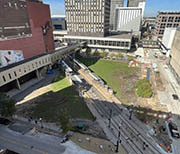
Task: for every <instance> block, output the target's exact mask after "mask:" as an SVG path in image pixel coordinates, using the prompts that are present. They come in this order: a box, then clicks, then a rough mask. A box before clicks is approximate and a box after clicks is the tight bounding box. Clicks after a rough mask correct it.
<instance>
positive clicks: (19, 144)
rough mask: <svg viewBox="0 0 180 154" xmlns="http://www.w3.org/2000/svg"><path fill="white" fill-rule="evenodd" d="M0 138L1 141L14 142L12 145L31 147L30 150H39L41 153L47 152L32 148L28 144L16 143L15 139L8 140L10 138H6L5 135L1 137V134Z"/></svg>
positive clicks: (45, 153)
mask: <svg viewBox="0 0 180 154" xmlns="http://www.w3.org/2000/svg"><path fill="white" fill-rule="evenodd" d="M0 139H1V140H2V141H5V142H9V143H11V144H14V145H17V146H22V147H24V148H26V149H31V150H32V151H36V152H40V153H42V154H48V153H47V152H44V151H42V150H39V149H37V148H34V147H33V148H31V147H30V146H28V145H26V144H23V143H18V142H17V141H13V140H10V139H8V138H6V137H3V136H0Z"/></svg>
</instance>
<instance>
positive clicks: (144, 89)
mask: <svg viewBox="0 0 180 154" xmlns="http://www.w3.org/2000/svg"><path fill="white" fill-rule="evenodd" d="M136 87H137V91H136V93H137V95H138V96H140V97H145V98H149V97H151V96H152V89H151V84H150V82H149V81H148V80H147V79H142V80H139V81H138V82H137V83H136Z"/></svg>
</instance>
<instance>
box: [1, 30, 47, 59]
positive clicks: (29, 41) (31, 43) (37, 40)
mask: <svg viewBox="0 0 180 154" xmlns="http://www.w3.org/2000/svg"><path fill="white" fill-rule="evenodd" d="M0 50H22V51H23V55H24V58H30V57H33V56H35V55H39V54H41V53H44V52H45V46H44V41H43V37H42V31H41V28H36V29H33V30H32V37H26V38H19V39H11V40H4V41H0Z"/></svg>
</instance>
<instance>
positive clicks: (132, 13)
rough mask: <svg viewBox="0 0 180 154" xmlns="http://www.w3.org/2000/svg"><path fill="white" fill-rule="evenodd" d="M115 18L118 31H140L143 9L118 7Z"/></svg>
mask: <svg viewBox="0 0 180 154" xmlns="http://www.w3.org/2000/svg"><path fill="white" fill-rule="evenodd" d="M115 16H116V18H115V30H116V31H128V32H133V33H134V32H139V31H140V28H141V21H142V9H141V8H139V7H117V8H116V15H115Z"/></svg>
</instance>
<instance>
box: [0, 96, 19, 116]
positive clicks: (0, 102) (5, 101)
mask: <svg viewBox="0 0 180 154" xmlns="http://www.w3.org/2000/svg"><path fill="white" fill-rule="evenodd" d="M15 103H16V102H15V100H13V99H12V98H10V97H9V96H8V95H7V94H5V93H0V114H1V115H2V116H4V117H11V116H12V115H13V114H14V113H15V112H16V107H15Z"/></svg>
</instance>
